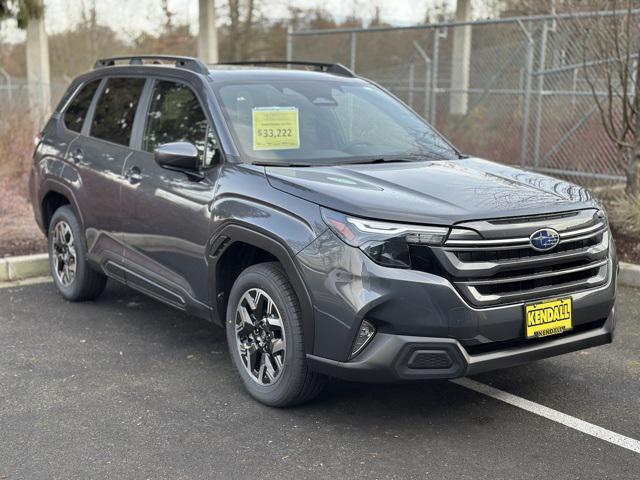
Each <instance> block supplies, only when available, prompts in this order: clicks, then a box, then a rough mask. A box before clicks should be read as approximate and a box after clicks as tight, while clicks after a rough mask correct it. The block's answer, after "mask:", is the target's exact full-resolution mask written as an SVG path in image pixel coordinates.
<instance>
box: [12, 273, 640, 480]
mask: <svg viewBox="0 0 640 480" xmlns="http://www.w3.org/2000/svg"><path fill="white" fill-rule="evenodd" d="M618 309H619V316H618V329H617V336H616V339H615V342H614V344H613V345H608V346H605V347H599V348H595V349H591V350H587V351H583V352H578V353H574V354H569V355H565V356H563V357H557V358H554V359H548V360H544V361H541V362H538V363H535V364H531V365H527V366H522V367H516V368H511V369H509V370H503V371H498V372H492V373H488V374H484V375H481V376H478V377H474V380H476V381H478V382H481V383H482V384H487V385H491V386H493V387H495V388H498V389H500V390H501V391H504V392H508V393H510V394H513V395H517V396H518V397H522V398H524V399H527V400H530V401H533V402H536V403H538V404H541V405H544V406H546V407H551V408H553V409H555V410H557V411H559V412H563V413H565V414H568V415H571V416H573V417H576V418H578V419H580V420H583V421H585V422H589V423H591V424H593V425H595V426H598V427H602V428H604V429H608V430H611V431H613V432H616V433H618V434H621V435H624V436H626V437H630V438H631V439H635V440H636V441H637V440H640V413H639V412H640V291H639V290H634V289H630V288H621V289H620V293H619V301H618ZM40 478H47V479H49V478H59V479H75V478H81V479H93V478H96V479H97V478H118V479H122V478H127V479H130V478H131V479H133V478H135V479H137V478H141V479H142V478H152V479H156V478H171V479H191V478H194V479H195V478H224V479H235V478H238V479H240V478H243V479H245V478H256V479H258V478H283V479H285V478H296V479H304V478H340V479H346V478H370V479H375V478H381V479H382V478H385V479H386V478H398V479H405V478H407V479H408V478H416V479H418V478H420V479H421V478H433V479H454V478H455V479H484V478H487V479H521V478H522V479H524V478H535V479H540V478H545V479H546V478H553V479H605V478H606V479H616V478H619V479H625V480H626V479H636V478H640V454H638V453H635V452H633V451H631V450H629V449H627V448H623V447H620V446H618V445H616V444H614V443H611V442H610V441H607V439H606V438H605V439H603V438H597V437H594V436H590V435H586V434H584V433H581V432H580V431H577V430H575V429H573V428H570V427H567V426H565V425H563V424H561V423H558V422H557V421H554V420H553V419H549V418H545V417H543V416H539V415H535V414H534V413H531V412H529V411H526V410H523V409H521V408H517V407H515V406H512V405H509V404H507V403H505V402H503V401H500V400H498V399H495V398H492V397H489V396H487V395H483V394H481V393H477V392H475V391H472V390H470V389H468V388H465V387H464V386H461V385H457V384H454V383H451V382H447V381H442V382H436V383H423V384H402V385H361V384H354V383H346V382H339V381H335V382H333V383H332V384H331V385H330V386H329V388H328V389H327V390H326V392H325V393H324V394H323V395H322V396H321V397H320V398H318V399H317V400H316V401H315V402H314V403H312V404H310V405H306V406H303V407H299V408H296V409H290V410H275V409H271V408H267V407H263V406H261V405H259V404H257V403H256V402H254V401H253V400H252V399H251V398H250V397H248V395H246V394H245V393H244V391H243V390H242V388H241V385H240V382H239V380H238V379H237V377H236V375H235V372H234V371H233V370H232V366H231V364H230V361H229V359H228V358H227V347H226V344H225V340H224V332H223V331H222V329H219V328H218V327H215V326H212V325H209V324H207V323H205V322H202V321H200V320H198V319H195V318H193V317H189V316H186V315H183V314H181V313H179V312H176V311H174V310H172V309H170V308H167V307H165V306H164V305H162V304H159V303H157V302H155V301H153V300H150V299H147V298H145V297H143V296H141V295H139V294H137V293H135V292H133V291H131V290H129V289H127V288H126V287H123V286H119V285H115V284H113V283H112V284H110V286H109V287H108V289H107V290H106V291H105V293H104V294H103V296H102V297H101V298H100V299H99V300H98V301H96V302H90V303H85V304H70V303H67V302H65V301H63V300H62V299H61V298H60V297H59V296H58V295H57V293H56V292H55V290H54V287H53V285H52V284H51V283H41V284H35V285H29V286H22V287H11V288H1V289H0V479H10V480H14V479H40Z"/></svg>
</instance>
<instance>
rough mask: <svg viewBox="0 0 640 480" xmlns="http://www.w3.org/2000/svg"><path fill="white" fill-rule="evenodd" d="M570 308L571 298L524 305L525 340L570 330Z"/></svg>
mask: <svg viewBox="0 0 640 480" xmlns="http://www.w3.org/2000/svg"><path fill="white" fill-rule="evenodd" d="M572 307H573V305H572V299H571V297H567V298H555V299H551V300H545V301H541V302H536V303H529V304H525V306H524V323H525V332H526V335H527V338H540V337H547V336H549V335H557V334H560V333H564V332H566V331H568V330H571V329H572V328H573V318H572V313H573V312H572Z"/></svg>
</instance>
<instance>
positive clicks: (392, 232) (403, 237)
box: [321, 208, 449, 268]
mask: <svg viewBox="0 0 640 480" xmlns="http://www.w3.org/2000/svg"><path fill="white" fill-rule="evenodd" d="M321 211H322V218H323V219H324V221H325V222H326V224H327V225H328V226H329V228H331V230H333V232H334V233H335V234H336V235H338V236H339V237H340V238H341V239H342V240H343V241H344V242H345V243H347V244H349V245H351V246H353V247H358V248H359V249H360V250H362V251H363V252H364V253H366V254H367V255H368V256H369V257H370V258H371V259H372V260H373V261H374V262H376V263H379V264H380V265H384V266H386V267H397V268H411V257H410V255H409V246H410V245H442V244H443V243H444V241H445V239H446V238H447V234H448V233H449V229H448V228H446V227H430V226H424V225H409V224H401V223H392V222H381V221H378V220H367V219H364V218H355V217H352V216H349V215H345V214H343V213H339V212H334V211H332V210H328V209H326V208H322V209H321Z"/></svg>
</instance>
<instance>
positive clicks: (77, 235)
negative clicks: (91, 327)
mask: <svg viewBox="0 0 640 480" xmlns="http://www.w3.org/2000/svg"><path fill="white" fill-rule="evenodd" d="M48 237H49V265H50V267H51V275H52V276H53V281H54V283H55V284H56V287H57V288H58V291H59V292H60V294H61V295H62V296H63V297H64V298H65V299H67V300H69V301H71V302H82V301H85V300H93V299H95V298H97V297H98V296H99V295H100V294H101V293H102V291H103V290H104V288H105V286H106V284H107V277H106V276H104V275H103V274H101V273H99V272H96V271H95V270H93V269H92V268H91V267H90V266H89V264H88V262H87V247H86V242H85V239H84V234H83V231H82V228H81V227H80V222H78V219H77V218H76V214H75V213H74V211H73V210H72V209H71V207H69V206H67V205H65V206H63V207H60V208H58V209H57V210H56V211H55V212H54V214H53V216H52V217H51V222H50V223H49V234H48ZM65 266H66V271H65ZM72 271H73V272H72Z"/></svg>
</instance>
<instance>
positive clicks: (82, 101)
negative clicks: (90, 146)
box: [64, 80, 100, 132]
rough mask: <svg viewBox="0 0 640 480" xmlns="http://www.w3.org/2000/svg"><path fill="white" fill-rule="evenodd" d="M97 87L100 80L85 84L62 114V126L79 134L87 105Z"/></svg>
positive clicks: (87, 108)
mask: <svg viewBox="0 0 640 480" xmlns="http://www.w3.org/2000/svg"><path fill="white" fill-rule="evenodd" d="M98 85H100V80H94V81H93V82H90V83H87V84H86V85H85V86H84V87H82V88H81V89H80V91H79V92H78V93H77V94H76V96H75V97H74V99H73V100H72V101H71V103H70V104H69V106H68V107H67V110H66V111H65V112H64V124H65V125H66V127H67V128H68V129H69V130H73V131H74V132H80V130H82V124H83V123H84V119H85V117H86V116H87V111H88V110H89V105H90V104H91V100H92V99H93V95H94V94H95V93H96V90H97V89H98Z"/></svg>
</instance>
